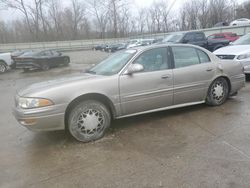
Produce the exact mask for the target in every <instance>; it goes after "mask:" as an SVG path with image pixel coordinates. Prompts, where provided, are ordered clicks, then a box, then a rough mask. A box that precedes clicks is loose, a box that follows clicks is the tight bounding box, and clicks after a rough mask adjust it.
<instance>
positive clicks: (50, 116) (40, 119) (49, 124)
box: [12, 105, 66, 131]
mask: <svg viewBox="0 0 250 188" xmlns="http://www.w3.org/2000/svg"><path fill="white" fill-rule="evenodd" d="M65 109H66V105H53V106H49V107H44V108H39V109H21V108H18V107H15V108H13V110H12V112H13V115H14V116H15V118H16V119H17V121H18V122H19V123H20V124H21V125H22V126H24V127H26V128H27V129H30V130H32V131H53V130H63V129H65V123H64V117H65Z"/></svg>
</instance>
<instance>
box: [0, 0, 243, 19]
mask: <svg viewBox="0 0 250 188" xmlns="http://www.w3.org/2000/svg"><path fill="white" fill-rule="evenodd" d="M62 1H64V2H68V0H62ZM153 1H157V0H134V2H135V4H136V6H138V7H149V6H150V4H151V3H152V2H153ZM185 1H189V0H168V3H169V5H171V4H172V3H174V6H173V8H172V10H176V9H178V8H180V6H181V4H183V2H185ZM244 1H247V0H237V2H238V3H242V2H244ZM17 17H18V13H17V12H16V11H14V10H11V9H9V10H7V11H0V20H5V21H8V20H13V19H16V18H17Z"/></svg>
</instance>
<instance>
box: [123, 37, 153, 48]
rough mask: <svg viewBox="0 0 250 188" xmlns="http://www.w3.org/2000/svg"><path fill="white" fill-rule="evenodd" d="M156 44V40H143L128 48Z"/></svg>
mask: <svg viewBox="0 0 250 188" xmlns="http://www.w3.org/2000/svg"><path fill="white" fill-rule="evenodd" d="M153 43H154V39H141V40H139V41H138V42H136V43H133V44H129V45H128V46H127V49H129V48H134V47H139V46H148V45H151V44H153Z"/></svg>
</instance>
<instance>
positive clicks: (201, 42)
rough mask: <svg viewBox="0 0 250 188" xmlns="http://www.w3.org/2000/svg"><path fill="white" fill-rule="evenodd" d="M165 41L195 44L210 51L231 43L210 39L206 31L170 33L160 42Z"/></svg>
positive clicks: (167, 42) (168, 42)
mask: <svg viewBox="0 0 250 188" xmlns="http://www.w3.org/2000/svg"><path fill="white" fill-rule="evenodd" d="M164 43H166V44H171V43H183V44H193V45H197V46H201V47H203V48H206V49H207V50H209V51H214V50H217V49H219V48H221V47H224V46H227V45H228V44H229V43H230V41H229V40H214V39H209V38H206V36H205V34H204V32H201V31H191V32H184V33H174V34H170V35H168V36H167V37H166V38H165V39H163V41H162V42H161V43H160V44H164Z"/></svg>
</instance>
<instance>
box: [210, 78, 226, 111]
mask: <svg viewBox="0 0 250 188" xmlns="http://www.w3.org/2000/svg"><path fill="white" fill-rule="evenodd" d="M228 95H229V85H228V82H227V80H226V79H225V78H222V77H221V78H217V79H216V80H214V81H213V83H212V84H211V85H210V87H209V90H208V94H207V99H206V103H207V104H208V105H212V106H219V105H221V104H223V103H224V102H225V101H226V100H227V98H228Z"/></svg>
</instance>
